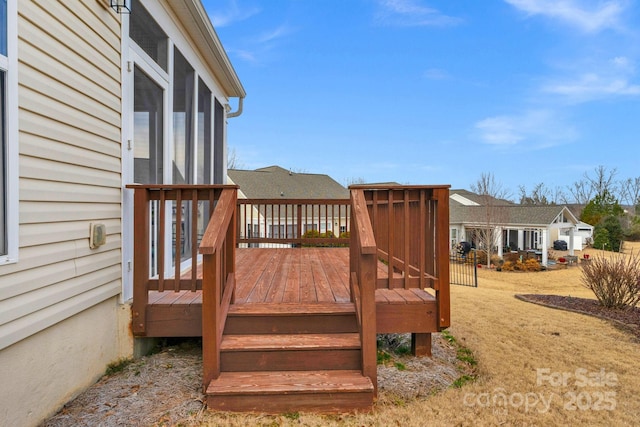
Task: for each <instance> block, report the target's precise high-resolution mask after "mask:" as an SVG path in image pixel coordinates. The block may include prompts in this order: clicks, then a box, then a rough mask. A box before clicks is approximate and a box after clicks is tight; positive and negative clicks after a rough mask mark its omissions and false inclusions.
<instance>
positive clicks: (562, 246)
mask: <svg viewBox="0 0 640 427" xmlns="http://www.w3.org/2000/svg"><path fill="white" fill-rule="evenodd" d="M553 249H555V250H556V251H566V250H567V242H565V241H564V240H555V241H554V242H553Z"/></svg>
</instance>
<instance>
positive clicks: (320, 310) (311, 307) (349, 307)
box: [229, 302, 356, 316]
mask: <svg viewBox="0 0 640 427" xmlns="http://www.w3.org/2000/svg"><path fill="white" fill-rule="evenodd" d="M355 310H356V309H355V306H354V304H353V303H352V302H341V303H335V302H333V303H297V302H296V303H277V304H269V303H244V304H232V305H231V306H230V307H229V315H230V316H232V315H244V316H264V315H270V316H287V315H298V314H316V315H324V314H326V315H334V314H352V313H355Z"/></svg>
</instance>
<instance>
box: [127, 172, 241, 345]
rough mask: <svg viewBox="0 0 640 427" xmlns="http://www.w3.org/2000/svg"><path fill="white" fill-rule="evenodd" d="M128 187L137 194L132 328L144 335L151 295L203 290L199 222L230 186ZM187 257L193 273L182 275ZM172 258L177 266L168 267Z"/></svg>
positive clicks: (201, 221)
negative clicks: (199, 265) (198, 253)
mask: <svg viewBox="0 0 640 427" xmlns="http://www.w3.org/2000/svg"><path fill="white" fill-rule="evenodd" d="M126 188H128V189H132V190H134V195H133V199H134V230H133V233H134V234H133V236H134V239H133V240H134V254H135V256H134V260H133V304H132V307H131V308H132V316H133V320H132V330H133V333H134V335H136V336H144V335H145V334H146V307H147V304H148V302H149V291H161V292H162V291H175V292H178V291H185V290H186V291H192V292H195V291H197V290H200V289H202V280H201V279H200V278H198V276H197V270H198V268H197V263H198V257H197V242H198V240H199V239H200V237H201V234H200V229H199V227H198V223H199V222H200V223H201V224H202V225H204V224H206V222H207V221H208V218H209V214H210V213H211V212H212V211H213V206H214V203H215V202H216V200H217V199H218V197H219V196H220V193H221V192H222V190H223V189H224V188H227V186H223V185H175V184H130V185H127V186H126ZM234 188H235V187H234ZM178 207H180V208H178ZM183 213H184V215H183ZM183 216H184V218H185V219H184V221H183ZM183 223H184V230H183ZM187 224H189V226H188V225H187ZM167 227H173V231H169V230H170V229H168V228H167ZM171 251H173V254H172V253H171ZM183 257H184V259H190V263H189V266H190V270H189V272H188V274H182V269H183V267H184V265H183V262H182V260H183ZM170 260H171V263H172V264H173V267H171V268H165V263H167V264H169V261H170Z"/></svg>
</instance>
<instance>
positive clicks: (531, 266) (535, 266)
mask: <svg viewBox="0 0 640 427" xmlns="http://www.w3.org/2000/svg"><path fill="white" fill-rule="evenodd" d="M524 269H525V270H526V271H540V270H542V266H541V265H540V263H539V262H538V260H537V259H535V258H529V259H527V260H526V261H525V262H524Z"/></svg>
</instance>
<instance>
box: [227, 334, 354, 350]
mask: <svg viewBox="0 0 640 427" xmlns="http://www.w3.org/2000/svg"><path fill="white" fill-rule="evenodd" d="M336 348H337V349H359V348H360V335H359V334H358V333H344V334H260V335H224V336H223V337H222V344H221V346H220V350H221V351H255V350H267V351H269V350H273V351H276V350H309V349H336Z"/></svg>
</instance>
